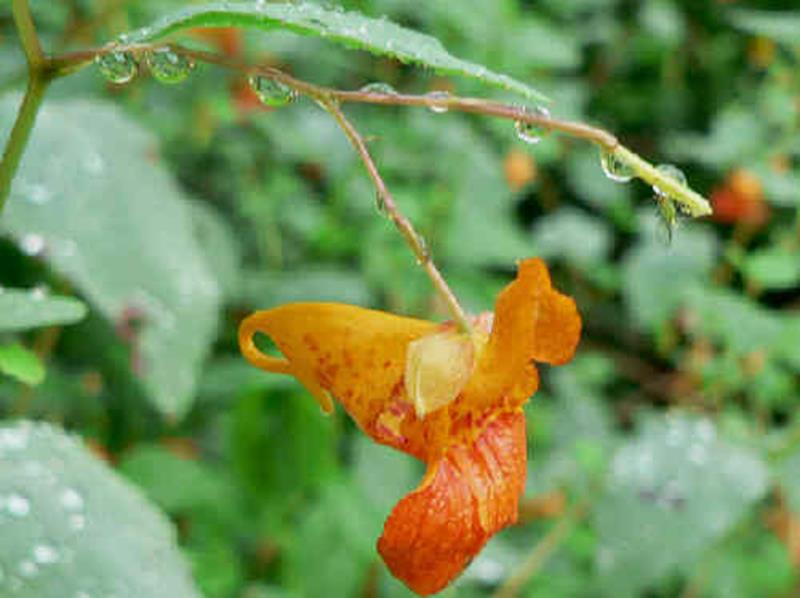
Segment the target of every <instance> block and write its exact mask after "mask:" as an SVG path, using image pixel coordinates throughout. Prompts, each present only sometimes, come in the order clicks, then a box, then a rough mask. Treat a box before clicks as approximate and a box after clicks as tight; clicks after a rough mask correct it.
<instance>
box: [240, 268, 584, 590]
mask: <svg viewBox="0 0 800 598" xmlns="http://www.w3.org/2000/svg"><path fill="white" fill-rule="evenodd" d="M474 326H475V330H476V332H475V334H474V337H472V338H471V337H468V336H466V335H464V334H461V333H459V332H458V331H457V330H456V328H455V326H454V324H452V323H445V324H435V323H433V322H427V321H424V320H417V319H412V318H405V317H400V316H395V315H392V314H388V313H384V312H379V311H373V310H368V309H363V308H360V307H353V306H349V305H339V304H330V303H295V304H289V305H284V306H281V307H276V308H274V309H270V310H267V311H261V312H256V313H255V314H253V315H251V316H250V317H248V318H247V319H245V320H244V322H242V325H241V327H240V329H239V344H240V346H241V349H242V353H243V354H244V355H245V357H246V358H247V359H248V360H249V361H250V362H251V363H252V364H253V365H255V366H256V367H260V368H262V369H265V370H267V371H270V372H277V373H282V374H290V375H292V376H294V377H295V378H297V379H298V380H299V381H300V382H301V383H302V384H303V385H304V386H305V387H306V388H307V389H308V390H309V392H311V394H312V395H314V397H316V399H317V400H318V401H319V403H320V405H321V406H322V408H323V409H324V410H325V411H331V410H332V409H333V402H332V397H335V398H336V399H337V400H338V401H339V402H341V403H342V405H343V406H344V408H345V409H346V410H347V412H348V413H349V414H350V416H351V417H352V418H353V419H354V420H355V421H356V423H357V424H358V425H359V427H360V428H361V429H362V430H363V431H364V432H365V433H366V434H368V435H369V436H370V437H371V438H372V439H373V440H375V441H376V442H379V443H381V444H386V445H389V446H391V447H394V448H396V449H398V450H401V451H404V452H406V453H408V454H410V455H413V456H414V457H417V458H418V459H421V460H422V461H424V462H425V463H427V465H428V469H427V472H426V474H425V476H424V478H423V479H422V482H421V484H420V485H419V487H418V488H417V489H416V490H414V491H412V492H411V493H410V494H408V495H407V496H406V497H405V498H403V499H402V500H401V501H400V502H399V503H398V504H397V506H395V508H394V510H393V511H392V513H391V514H390V515H389V518H388V519H387V520H386V524H385V526H384V530H383V535H382V536H381V538H380V539H379V540H378V552H379V553H380V554H381V556H382V557H383V559H384V561H385V562H386V564H387V565H388V567H389V569H390V570H391V572H392V573H393V574H394V575H395V576H396V577H398V578H399V579H401V580H402V581H403V582H405V583H406V584H407V585H408V586H409V587H410V588H411V589H412V590H414V591H415V592H418V593H420V594H432V593H434V592H438V591H439V590H441V589H442V588H444V587H445V586H446V585H447V584H448V583H450V581H452V580H453V578H455V577H456V576H457V575H458V574H459V573H460V572H461V571H462V570H463V569H464V567H465V566H466V565H467V564H468V563H469V561H470V560H471V559H472V558H473V557H474V556H475V555H476V554H477V553H478V552H479V551H480V550H481V548H482V547H483V545H484V544H485V543H486V541H487V540H488V539H489V538H490V537H491V536H492V535H494V534H495V533H496V532H497V531H499V530H500V529H502V528H504V527H506V526H508V525H510V524H512V523H515V522H516V519H517V503H518V500H519V497H520V494H521V493H522V491H523V488H524V486H525V476H526V457H527V445H526V437H525V416H524V414H523V412H522V405H523V404H524V403H525V402H526V401H527V400H528V398H529V397H530V395H531V394H533V392H534V391H536V389H537V387H538V384H539V378H538V374H537V371H536V368H535V366H534V365H533V363H532V362H533V361H540V362H546V363H552V364H562V363H565V362H566V361H568V360H569V359H571V357H572V355H573V354H574V352H575V347H576V345H577V343H578V338H579V336H580V327H581V321H580V317H579V316H578V313H577V310H576V307H575V303H574V301H573V300H572V299H570V298H569V297H566V296H565V295H562V294H560V293H558V292H557V291H555V290H554V289H553V288H552V286H551V283H550V276H549V274H548V272H547V267H546V266H545V264H544V263H543V262H542V261H541V260H538V259H529V260H525V261H523V262H521V263H520V266H519V272H518V274H517V278H516V280H515V281H514V282H512V283H511V284H509V285H508V286H507V287H506V288H505V289H504V290H503V291H502V292H501V293H500V295H499V296H498V298H497V303H496V305H495V313H494V315H492V314H491V313H485V314H481V315H480V316H478V317H476V318H474ZM257 332H261V333H264V334H266V335H268V336H270V337H271V338H272V340H273V341H274V342H275V345H276V346H277V347H278V349H280V351H281V352H282V353H283V355H284V356H285V357H284V358H278V357H272V356H269V355H265V354H263V353H261V352H260V351H259V350H258V349H257V348H256V347H255V344H254V342H253V335H254V334H255V333H257Z"/></svg>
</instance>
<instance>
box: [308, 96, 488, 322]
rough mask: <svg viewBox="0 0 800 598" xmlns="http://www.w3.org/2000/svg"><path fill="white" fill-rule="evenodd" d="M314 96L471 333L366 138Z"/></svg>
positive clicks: (456, 318) (455, 318) (452, 312)
mask: <svg viewBox="0 0 800 598" xmlns="http://www.w3.org/2000/svg"><path fill="white" fill-rule="evenodd" d="M315 99H316V100H317V102H318V103H319V104H320V105H321V106H322V107H323V108H324V109H325V110H326V111H327V112H328V113H329V114H330V115H331V116H332V117H333V118H334V120H336V122H337V124H338V125H339V127H340V128H341V129H342V131H343V132H344V134H345V135H346V136H347V139H348V140H349V141H350V143H351V145H352V146H353V148H354V149H355V150H356V152H357V153H358V155H359V157H360V158H361V161H362V162H363V163H364V166H365V167H366V169H367V173H368V174H369V177H370V179H372V182H373V184H374V185H375V189H376V192H377V193H378V197H379V201H380V202H381V203H382V205H383V206H384V209H385V210H386V213H387V214H388V215H389V218H390V219H391V220H392V222H393V223H394V225H395V226H396V227H397V230H398V231H400V234H401V235H402V236H403V239H405V241H406V244H407V245H408V246H409V247H410V248H411V251H412V252H413V253H414V257H415V258H416V259H417V263H418V264H420V265H421V266H422V267H423V268H424V269H425V273H426V274H427V275H428V278H430V280H431V282H432V283H433V286H434V288H435V289H436V291H437V292H438V293H439V296H440V297H441V298H442V299H443V300H444V302H445V304H446V305H447V309H448V311H449V312H450V315H451V316H452V317H453V321H455V322H456V323H457V324H458V326H459V328H460V329H461V330H462V331H463V332H466V333H468V334H470V336H471V335H472V324H471V323H470V321H469V317H467V314H466V312H465V311H464V308H462V307H461V304H460V303H459V302H458V299H457V298H456V295H455V293H453V290H452V289H451V288H450V287H449V286H448V284H447V282H446V281H445V279H444V277H443V276H442V274H441V272H439V269H438V268H437V267H436V264H434V263H433V260H432V259H431V256H430V252H429V251H428V250H427V249H426V247H425V245H424V241H423V240H422V237H421V236H420V235H419V233H417V231H415V230H414V226H413V225H412V224H411V221H410V220H409V219H408V218H406V217H405V216H404V215H403V213H402V212H401V211H400V208H398V206H397V203H396V202H395V200H394V197H393V196H392V193H391V192H390V191H389V188H388V187H387V186H386V183H385V182H384V180H383V177H381V175H380V172H379V171H378V167H377V166H376V165H375V161H374V160H373V159H372V156H371V155H370V153H369V150H368V149H367V144H366V143H365V142H364V138H363V137H362V136H361V134H360V133H359V132H358V131H357V130H356V128H355V127H354V126H353V124H352V123H351V122H350V121H349V120H348V119H347V117H346V116H345V115H344V113H343V112H342V110H341V108H340V107H339V104H338V103H337V102H336V101H335V100H333V99H331V98H330V97H327V96H324V95H320V96H318V97H316V98H315Z"/></svg>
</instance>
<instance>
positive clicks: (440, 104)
mask: <svg viewBox="0 0 800 598" xmlns="http://www.w3.org/2000/svg"><path fill="white" fill-rule="evenodd" d="M425 97H426V98H428V99H429V100H432V103H430V104H428V108H430V110H431V112H435V113H436V114H444V113H445V112H447V110H448V109H449V108H448V107H447V102H448V100H450V98H452V97H453V96H452V95H451V94H450V92H449V91H431V92H429V93H427V94H425Z"/></svg>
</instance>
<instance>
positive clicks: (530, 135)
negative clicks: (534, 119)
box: [514, 106, 550, 144]
mask: <svg viewBox="0 0 800 598" xmlns="http://www.w3.org/2000/svg"><path fill="white" fill-rule="evenodd" d="M524 111H525V112H526V113H528V114H532V115H534V116H539V117H542V118H550V111H549V110H548V109H547V108H545V107H543V106H536V107H535V108H533V109H530V108H524ZM514 130H515V131H516V132H517V137H518V138H519V139H520V141H524V142H525V143H529V144H535V143H539V142H540V141H541V140H542V137H544V136H545V135H547V133H548V132H549V131H548V129H547V127H543V126H542V125H538V124H536V123H531V122H527V121H524V120H517V121H515V122H514Z"/></svg>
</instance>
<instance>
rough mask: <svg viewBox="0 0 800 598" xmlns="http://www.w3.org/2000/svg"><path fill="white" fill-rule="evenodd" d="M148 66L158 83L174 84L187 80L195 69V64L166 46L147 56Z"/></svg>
mask: <svg viewBox="0 0 800 598" xmlns="http://www.w3.org/2000/svg"><path fill="white" fill-rule="evenodd" d="M147 66H148V68H149V69H150V73H151V74H152V75H153V77H155V78H156V79H157V80H158V81H160V82H161V83H169V84H174V83H181V82H183V81H185V80H186V78H187V77H188V76H189V73H191V72H192V69H193V68H194V62H193V61H192V60H191V59H190V58H187V57H186V56H184V55H183V54H178V53H177V52H175V51H174V50H173V49H172V48H169V47H166V46H165V47H163V48H156V49H155V50H153V51H152V52H150V53H148V54H147Z"/></svg>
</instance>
